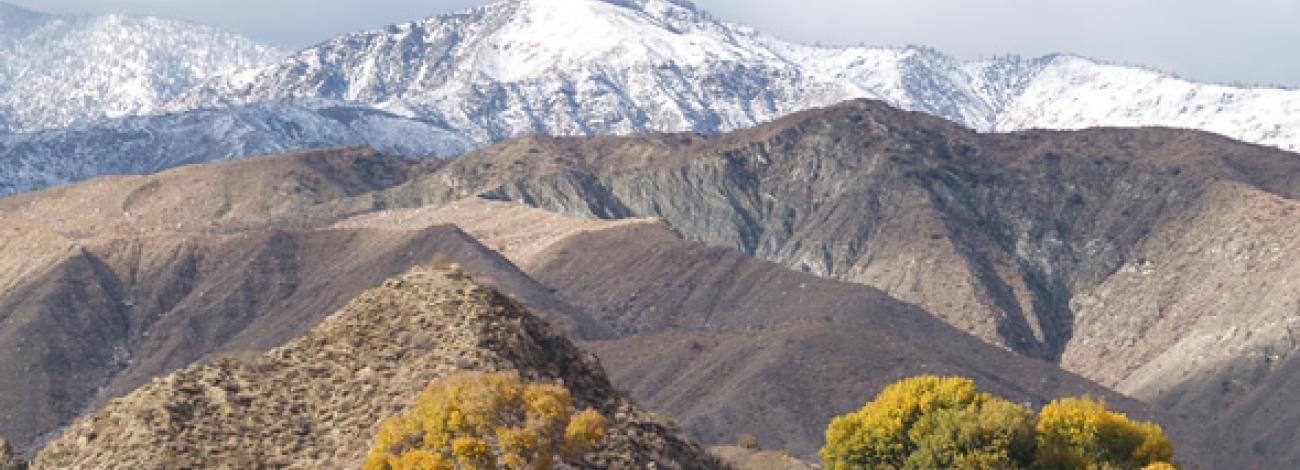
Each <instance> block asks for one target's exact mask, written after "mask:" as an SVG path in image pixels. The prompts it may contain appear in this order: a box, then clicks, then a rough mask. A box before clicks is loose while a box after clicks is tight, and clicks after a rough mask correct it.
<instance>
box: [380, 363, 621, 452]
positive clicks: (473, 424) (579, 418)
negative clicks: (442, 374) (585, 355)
mask: <svg viewBox="0 0 1300 470" xmlns="http://www.w3.org/2000/svg"><path fill="white" fill-rule="evenodd" d="M606 427H607V422H606V420H605V418H604V417H603V416H601V415H600V413H597V412H596V411H595V410H591V409H588V410H585V411H583V412H581V413H577V414H576V415H575V413H574V409H573V403H572V398H571V397H570V394H569V391H568V390H567V389H565V388H564V387H561V386H558V385H552V384H538V383H527V384H526V383H524V381H523V380H522V379H521V378H520V377H519V375H518V374H515V373H479V372H466V373H460V374H456V375H453V376H450V377H448V378H446V379H443V380H440V381H436V382H434V383H432V384H430V385H429V387H428V388H426V389H425V390H424V392H423V393H421V394H420V397H419V398H418V399H417V400H416V403H415V406H414V407H413V408H412V409H411V411H410V412H409V413H407V414H405V415H399V416H394V417H392V418H390V419H388V420H387V421H385V422H384V423H383V424H382V425H381V426H380V427H379V432H378V433H377V435H376V436H375V444H374V447H373V448H372V449H371V451H370V456H369V457H368V458H367V459H366V463H365V468H366V469H367V470H387V469H392V470H405V469H421V470H423V469H432V470H441V469H448V470H451V469H491V468H510V469H522V468H531V469H542V470H545V469H549V468H551V467H552V466H553V465H554V462H555V458H556V457H557V456H560V455H565V456H574V455H579V454H581V453H582V452H584V451H586V450H587V449H590V448H592V447H594V446H596V445H598V444H599V443H600V441H601V440H602V439H604V437H605V431H606Z"/></svg>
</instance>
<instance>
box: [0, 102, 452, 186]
mask: <svg viewBox="0 0 1300 470" xmlns="http://www.w3.org/2000/svg"><path fill="white" fill-rule="evenodd" d="M360 145H364V146H368V147H371V148H374V149H378V150H381V151H385V152H390V153H394V154H398V155H405V156H412V157H431V156H433V157H450V156H455V155H459V154H461V153H463V152H465V151H466V150H468V149H470V148H471V147H472V146H473V143H472V142H470V141H468V140H466V139H464V138H463V137H461V136H460V135H459V134H454V133H450V132H448V131H446V130H445V129H443V128H441V127H439V126H437V125H435V124H431V123H427V122H421V121H417V120H412V119H406V118H400V117H397V116H393V115H391V114H388V113H384V112H381V111H377V110H374V109H371V108H368V107H364V106H355V105H348V104H342V103H330V102H315V103H310V105H307V104H306V103H299V104H289V103H263V104H254V105H247V106H239V107H233V108H223V109H211V110H200V111H193V112H188V113H180V114H174V115H164V116H151V117H132V118H121V119H111V120H106V121H102V122H98V123H95V124H93V125H84V126H75V127H72V128H67V129H58V130H47V131H40V132H35V133H24V134H10V135H3V134H0V175H3V177H0V196H4V195H9V194H16V193H20V192H25V191H32V190H36V189H41V188H45V187H49V186H55V185H59V184H67V183H71V182H76V181H81V180H85V179H89V178H93V177H96V176H102V175H124V174H145V173H153V172H157V171H161V170H165V169H168V168H172V167H176V166H180V165H185V164H191V163H206V162H213V161H220V160H229V159H232V158H240V157H245V156H249V155H259V154H273V153H282V152H287V151H291V150H298V149H309V148H323V147H339V146H360Z"/></svg>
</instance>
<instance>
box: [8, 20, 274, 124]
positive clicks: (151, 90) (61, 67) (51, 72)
mask: <svg viewBox="0 0 1300 470" xmlns="http://www.w3.org/2000/svg"><path fill="white" fill-rule="evenodd" d="M283 55H284V52H281V51H278V50H276V49H275V48H273V47H270V46H266V45H263V44H258V43H256V42H254V41H252V40H250V39H248V38H245V37H242V36H239V35H235V34H230V33H226V32H223V31H219V30H217V29H215V28H211V27H208V26H202V25H197V24H191V23H186V22H181V21H174V20H168V19H162V18H152V17H134V16H125V15H96V16H91V15H50V14H45V13H39V12H34V11H30V10H25V9H23V8H19V7H17V6H14V5H11V4H8V3H0V133H4V132H19V131H34V130H40V129H50V128H59V127H65V126H68V125H71V124H74V123H81V122H89V121H93V120H96V119H99V118H105V117H110V118H111V117H124V116H131V115H136V114H141V113H146V112H152V111H153V110H154V109H156V108H158V106H160V105H161V104H163V103H165V102H167V101H170V100H171V99H173V98H174V97H176V96H177V95H179V94H181V93H182V92H184V91H185V90H187V89H189V88H191V87H193V86H194V85H196V84H198V83H199V82H201V81H203V80H205V79H208V78H210V77H212V76H215V75H225V74H232V73H238V72H243V71H246V70H250V69H254V68H257V67H261V66H264V65H269V64H271V63H274V62H275V61H277V60H279V59H280V58H281V57H282V56H283Z"/></svg>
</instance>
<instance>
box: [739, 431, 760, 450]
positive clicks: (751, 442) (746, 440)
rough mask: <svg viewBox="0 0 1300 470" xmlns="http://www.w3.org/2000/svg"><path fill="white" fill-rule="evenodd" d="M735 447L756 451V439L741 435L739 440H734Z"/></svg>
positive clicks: (757, 447)
mask: <svg viewBox="0 0 1300 470" xmlns="http://www.w3.org/2000/svg"><path fill="white" fill-rule="evenodd" d="M736 446H737V447H740V448H741V449H749V450H758V449H759V446H758V438H757V437H754V436H752V435H749V434H742V435H741V436H740V439H736Z"/></svg>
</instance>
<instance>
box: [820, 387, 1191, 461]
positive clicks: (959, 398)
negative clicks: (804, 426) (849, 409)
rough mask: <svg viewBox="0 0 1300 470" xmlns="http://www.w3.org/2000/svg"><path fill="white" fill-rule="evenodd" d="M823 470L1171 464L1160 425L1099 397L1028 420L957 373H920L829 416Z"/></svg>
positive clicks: (1026, 413)
mask: <svg viewBox="0 0 1300 470" xmlns="http://www.w3.org/2000/svg"><path fill="white" fill-rule="evenodd" d="M821 454H822V459H823V461H824V462H825V464H826V465H825V466H826V468H827V469H828V470H857V469H930V468H957V469H1032V470H1058V469H1059V470H1064V469H1071V470H1074V469H1079V470H1093V469H1096V470H1111V469H1114V470H1120V469H1123V470H1137V469H1142V470H1176V469H1177V467H1175V466H1173V465H1172V464H1169V463H1168V462H1169V461H1170V459H1171V458H1172V457H1173V446H1172V445H1171V444H1170V443H1169V439H1167V438H1166V437H1165V435H1164V432H1163V431H1162V430H1161V429H1160V426H1158V425H1155V424H1152V423H1146V422H1133V421H1130V420H1129V419H1128V418H1127V417H1125V416H1124V415H1122V414H1119V413H1114V412H1110V411H1107V410H1106V406H1105V404H1104V403H1102V402H1097V401H1093V400H1091V399H1088V398H1086V397H1085V398H1066V399H1062V400H1058V401H1055V402H1052V403H1051V404H1050V405H1048V406H1047V407H1045V408H1043V410H1042V413H1041V415H1040V416H1038V417H1037V418H1035V416H1034V414H1033V412H1032V411H1030V410H1029V409H1028V408H1026V407H1024V406H1021V405H1016V404H1014V403H1011V402H1008V401H1006V400H1001V399H998V398H996V397H993V396H992V395H989V394H987V393H982V392H979V391H977V390H976V388H975V384H974V382H971V381H970V380H969V379H965V378H961V377H943V378H941V377H934V376H921V377H914V378H911V379H906V380H902V381H900V382H898V383H895V384H893V385H890V386H888V387H886V388H885V389H884V390H883V391H881V392H880V394H879V395H877V396H876V399H875V400H873V401H871V402H870V403H867V404H866V406H863V407H862V409H861V410H859V411H857V412H853V413H849V414H846V415H843V416H839V417H836V418H835V419H834V420H833V421H831V424H830V425H829V426H828V427H827V429H826V445H825V447H822V450H821Z"/></svg>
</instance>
